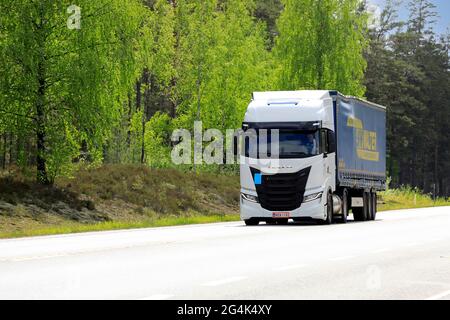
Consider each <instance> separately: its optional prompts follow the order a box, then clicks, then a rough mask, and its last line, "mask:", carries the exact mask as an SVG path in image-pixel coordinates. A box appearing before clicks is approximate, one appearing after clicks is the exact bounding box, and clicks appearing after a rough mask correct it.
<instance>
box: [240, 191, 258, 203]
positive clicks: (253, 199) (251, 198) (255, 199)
mask: <svg viewBox="0 0 450 320" xmlns="http://www.w3.org/2000/svg"><path fill="white" fill-rule="evenodd" d="M241 196H242V199H244V200H247V201H250V202H254V203H259V200H258V197H256V196H252V195H250V194H245V193H241Z"/></svg>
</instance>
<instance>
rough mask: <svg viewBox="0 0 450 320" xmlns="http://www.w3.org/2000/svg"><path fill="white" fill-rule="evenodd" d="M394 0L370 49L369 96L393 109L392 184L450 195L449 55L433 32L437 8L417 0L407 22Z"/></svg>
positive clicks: (390, 139)
mask: <svg viewBox="0 0 450 320" xmlns="http://www.w3.org/2000/svg"><path fill="white" fill-rule="evenodd" d="M397 5H398V3H397V1H388V2H387V6H386V7H385V9H384V12H383V13H382V15H381V17H382V18H381V21H380V24H379V26H378V27H377V28H375V29H373V30H371V32H370V40H371V42H370V43H371V44H370V47H369V48H368V50H367V52H366V59H367V61H368V68H367V72H366V80H365V83H366V86H367V98H368V99H369V100H371V101H375V102H377V103H380V104H382V105H387V106H389V109H388V132H387V133H388V135H387V136H388V171H389V174H390V175H391V176H392V185H393V186H394V187H400V186H402V185H412V186H416V187H419V188H420V189H421V190H424V191H425V192H436V193H437V194H440V195H448V194H449V188H448V187H447V186H448V182H449V181H450V177H449V175H448V172H449V170H450V154H449V152H448V148H447V147H446V146H448V145H449V139H448V135H447V134H442V133H443V132H448V130H449V129H450V127H449V120H450V108H448V104H449V98H448V97H449V96H450V91H449V90H450V89H449V88H450V85H449V80H450V77H449V55H448V48H449V47H448V44H446V42H445V39H442V41H437V40H436V38H435V35H434V33H433V31H432V24H431V22H432V21H433V19H434V17H435V12H434V11H433V8H434V6H433V5H432V3H431V2H429V1H424V0H414V1H411V3H410V7H411V14H410V18H409V20H408V21H407V22H402V21H399V19H398V15H397V12H396V7H397Z"/></svg>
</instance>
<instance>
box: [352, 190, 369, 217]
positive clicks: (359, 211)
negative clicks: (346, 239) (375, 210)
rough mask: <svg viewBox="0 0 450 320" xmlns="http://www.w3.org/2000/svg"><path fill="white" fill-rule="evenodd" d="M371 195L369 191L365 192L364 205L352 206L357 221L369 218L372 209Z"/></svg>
mask: <svg viewBox="0 0 450 320" xmlns="http://www.w3.org/2000/svg"><path fill="white" fill-rule="evenodd" d="M369 207H370V196H369V192H363V207H362V208H361V207H356V208H352V211H353V218H354V219H355V221H360V222H362V221H367V220H369V211H370V208H369Z"/></svg>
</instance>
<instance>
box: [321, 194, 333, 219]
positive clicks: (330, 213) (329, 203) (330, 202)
mask: <svg viewBox="0 0 450 320" xmlns="http://www.w3.org/2000/svg"><path fill="white" fill-rule="evenodd" d="M323 224H326V225H330V224H333V196H332V195H331V193H328V196H327V218H326V219H325V221H323Z"/></svg>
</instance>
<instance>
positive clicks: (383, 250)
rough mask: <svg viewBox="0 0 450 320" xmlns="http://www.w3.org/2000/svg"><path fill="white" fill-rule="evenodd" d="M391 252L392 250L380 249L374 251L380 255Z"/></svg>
mask: <svg viewBox="0 0 450 320" xmlns="http://www.w3.org/2000/svg"><path fill="white" fill-rule="evenodd" d="M389 251H391V249H388V248H386V249H379V250H375V251H372V253H373V254H379V253H385V252H389Z"/></svg>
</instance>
